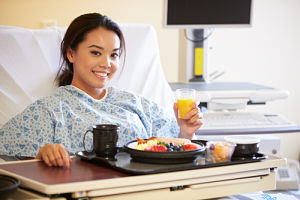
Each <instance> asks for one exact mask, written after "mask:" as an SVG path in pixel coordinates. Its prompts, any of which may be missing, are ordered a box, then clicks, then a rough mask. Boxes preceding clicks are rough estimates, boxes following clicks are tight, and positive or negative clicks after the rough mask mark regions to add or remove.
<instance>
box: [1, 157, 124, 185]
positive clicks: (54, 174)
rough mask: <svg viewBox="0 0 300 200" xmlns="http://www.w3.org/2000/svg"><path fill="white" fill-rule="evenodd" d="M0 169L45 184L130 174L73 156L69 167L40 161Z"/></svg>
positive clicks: (12, 164)
mask: <svg viewBox="0 0 300 200" xmlns="http://www.w3.org/2000/svg"><path fill="white" fill-rule="evenodd" d="M0 169H2V170H5V171H8V172H10V173H14V174H17V175H19V176H23V177H25V178H28V179H31V180H34V181H37V182H40V183H44V184H47V185H52V184H64V183H74V182H83V181H93V180H101V179H113V178H120V177H127V176H130V175H128V174H125V173H122V172H119V171H116V170H113V169H110V168H108V167H105V166H101V165H97V164H93V163H89V162H86V161H82V160H80V159H78V158H73V159H72V163H71V165H70V168H69V169H67V168H65V167H48V166H47V165H46V164H45V163H43V162H42V161H37V162H34V161H33V162H30V161H29V162H20V163H16V162H14V163H11V164H9V163H7V164H4V165H0Z"/></svg>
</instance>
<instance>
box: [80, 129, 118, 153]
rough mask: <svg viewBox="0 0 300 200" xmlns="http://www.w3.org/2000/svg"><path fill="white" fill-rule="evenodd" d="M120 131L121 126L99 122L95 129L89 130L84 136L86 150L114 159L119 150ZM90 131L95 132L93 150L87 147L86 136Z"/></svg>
mask: <svg viewBox="0 0 300 200" xmlns="http://www.w3.org/2000/svg"><path fill="white" fill-rule="evenodd" d="M118 131H119V126H118V125H114V124H98V125H95V126H93V131H91V130H87V131H86V132H85V134H84V136H83V147H84V150H85V151H87V152H89V153H91V152H93V153H95V154H96V155H97V156H100V157H104V158H106V159H114V156H115V155H116V153H117V152H118V147H117V142H118ZM88 132H91V133H93V150H92V151H88V150H86V148H85V142H84V141H85V136H86V134H87V133H88Z"/></svg>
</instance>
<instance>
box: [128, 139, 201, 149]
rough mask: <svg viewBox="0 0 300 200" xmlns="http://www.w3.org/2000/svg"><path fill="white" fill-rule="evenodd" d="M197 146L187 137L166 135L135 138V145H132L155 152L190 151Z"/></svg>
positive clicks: (197, 147)
mask: <svg viewBox="0 0 300 200" xmlns="http://www.w3.org/2000/svg"><path fill="white" fill-rule="evenodd" d="M199 148H200V145H198V144H195V143H191V141H190V140H188V139H184V138H166V137H152V138H148V139H140V138H137V145H136V146H135V147H134V149H136V150H143V151H156V152H173V151H175V152H178V151H192V150H197V149H199Z"/></svg>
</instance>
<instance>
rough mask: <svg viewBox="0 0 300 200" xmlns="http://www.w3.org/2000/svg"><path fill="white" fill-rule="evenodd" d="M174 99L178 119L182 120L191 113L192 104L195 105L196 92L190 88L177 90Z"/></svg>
mask: <svg viewBox="0 0 300 200" xmlns="http://www.w3.org/2000/svg"><path fill="white" fill-rule="evenodd" d="M176 99H177V107H178V118H181V119H184V118H185V115H186V114H187V113H188V112H190V111H191V109H192V105H193V103H195V100H196V90H194V89H190V88H182V89H177V90H176Z"/></svg>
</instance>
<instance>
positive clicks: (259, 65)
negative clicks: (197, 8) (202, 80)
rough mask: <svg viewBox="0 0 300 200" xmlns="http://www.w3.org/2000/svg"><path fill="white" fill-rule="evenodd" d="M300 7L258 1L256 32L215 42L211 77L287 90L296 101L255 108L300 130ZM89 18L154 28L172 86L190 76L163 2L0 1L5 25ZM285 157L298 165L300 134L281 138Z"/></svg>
mask: <svg viewBox="0 0 300 200" xmlns="http://www.w3.org/2000/svg"><path fill="white" fill-rule="evenodd" d="M299 10H300V1H298V0H254V12H253V24H252V27H251V28H239V29H235V28H230V29H215V30H214V33H213V34H212V36H211V37H210V38H209V40H210V61H211V62H210V64H211V65H210V71H213V70H215V69H224V70H225V71H226V74H225V75H224V76H222V77H220V78H219V79H218V80H219V81H223V80H224V81H250V82H251V81H254V82H255V83H259V84H264V85H268V86H271V87H277V88H282V89H287V90H288V91H289V92H290V97H289V98H288V99H286V100H280V101H275V102H270V103H268V104H267V105H266V106H254V107H251V108H249V109H251V110H255V111H263V112H271V113H282V114H283V115H285V116H286V117H288V118H289V119H290V120H292V121H294V122H296V123H297V124H300V115H299V113H298V111H299V106H298V102H300V89H299V85H300V78H299V74H300V59H299V53H300V38H299V36H300V22H299V19H300V12H298V11H299ZM87 12H100V13H103V14H105V15H108V16H109V17H110V18H112V19H114V20H116V21H118V22H122V23H148V24H152V25H153V26H154V28H155V29H156V31H157V34H158V42H159V46H160V51H161V60H162V66H163V69H164V72H165V75H166V78H167V80H168V81H169V82H176V81H178V80H179V78H178V77H179V73H184V70H185V49H184V48H185V47H184V46H185V45H184V43H185V39H184V37H183V33H182V31H179V30H176V29H164V28H163V27H162V22H163V0H151V1H149V0H126V1H123V0H64V1H60V0H47V1H46V0H26V1H24V0H0V24H1V25H13V26H21V27H27V28H40V22H41V20H44V19H56V20H57V22H58V25H59V26H67V25H68V24H69V23H70V22H71V20H72V19H73V18H75V17H77V16H78V15H80V14H83V13H87ZM279 136H280V137H281V142H282V145H281V147H282V155H283V156H286V157H289V158H293V159H298V158H299V152H300V145H299V141H300V135H299V133H289V134H284V135H283V134H282V135H279Z"/></svg>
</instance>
